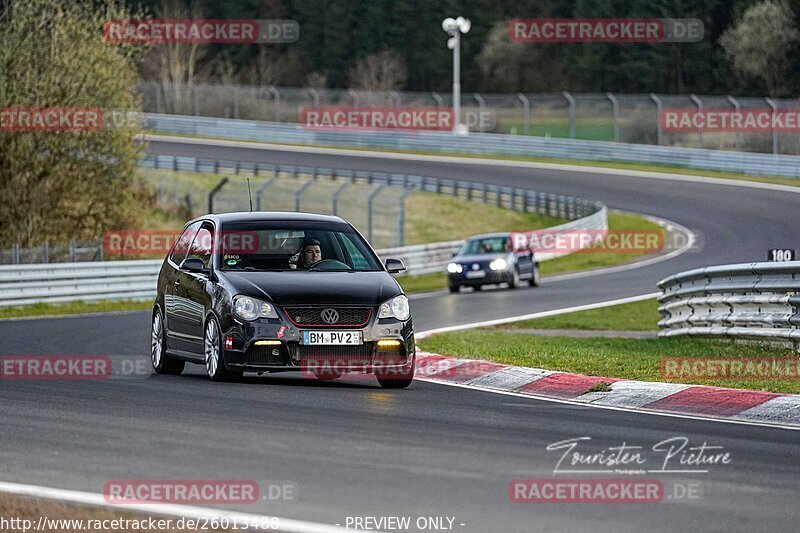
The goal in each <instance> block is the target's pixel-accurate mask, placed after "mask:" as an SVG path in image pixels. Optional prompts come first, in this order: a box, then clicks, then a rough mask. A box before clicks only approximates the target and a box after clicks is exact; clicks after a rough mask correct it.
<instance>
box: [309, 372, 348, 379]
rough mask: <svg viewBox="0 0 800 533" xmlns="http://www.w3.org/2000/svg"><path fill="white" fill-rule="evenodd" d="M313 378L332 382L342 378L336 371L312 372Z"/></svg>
mask: <svg viewBox="0 0 800 533" xmlns="http://www.w3.org/2000/svg"><path fill="white" fill-rule="evenodd" d="M314 377H315V378H317V379H318V380H320V381H333V380H335V379H339V378H340V377H342V373H341V372H339V371H338V370H314Z"/></svg>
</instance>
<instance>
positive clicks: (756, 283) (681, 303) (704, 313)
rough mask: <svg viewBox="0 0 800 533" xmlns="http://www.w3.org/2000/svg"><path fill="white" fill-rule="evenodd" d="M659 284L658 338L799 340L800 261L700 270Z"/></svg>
mask: <svg viewBox="0 0 800 533" xmlns="http://www.w3.org/2000/svg"><path fill="white" fill-rule="evenodd" d="M658 286H659V288H661V290H662V291H663V292H662V294H661V296H659V298H658V301H659V302H660V304H661V305H660V306H659V308H658V310H659V311H660V312H661V314H662V316H663V318H662V319H661V320H660V321H659V322H658V325H659V327H660V328H661V331H659V336H662V337H672V336H676V335H717V336H728V337H737V338H752V339H771V340H781V341H793V342H800V261H790V262H784V263H742V264H735V265H720V266H711V267H706V268H698V269H695V270H689V271H687V272H681V273H679V274H676V275H674V276H671V277H669V278H666V279H664V280H662V281H661V282H659V284H658Z"/></svg>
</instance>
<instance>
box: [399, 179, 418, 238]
mask: <svg viewBox="0 0 800 533" xmlns="http://www.w3.org/2000/svg"><path fill="white" fill-rule="evenodd" d="M412 192H414V189H413V188H409V189H406V192H405V193H403V196H401V197H400V212H399V213H398V214H397V246H405V245H406V198H408V196H409V195H410V194H411V193H412Z"/></svg>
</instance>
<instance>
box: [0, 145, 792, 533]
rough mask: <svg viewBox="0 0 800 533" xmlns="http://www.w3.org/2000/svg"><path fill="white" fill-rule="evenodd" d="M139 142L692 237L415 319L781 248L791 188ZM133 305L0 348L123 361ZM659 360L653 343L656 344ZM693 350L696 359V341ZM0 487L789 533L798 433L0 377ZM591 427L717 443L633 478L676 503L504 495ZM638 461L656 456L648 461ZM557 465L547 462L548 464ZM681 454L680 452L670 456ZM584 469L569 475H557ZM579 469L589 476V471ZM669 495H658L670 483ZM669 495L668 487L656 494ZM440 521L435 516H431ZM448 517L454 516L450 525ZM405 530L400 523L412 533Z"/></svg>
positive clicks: (638, 417)
mask: <svg viewBox="0 0 800 533" xmlns="http://www.w3.org/2000/svg"><path fill="white" fill-rule="evenodd" d="M149 150H150V152H153V153H159V154H175V155H190V156H195V157H210V158H219V159H239V160H243V161H260V162H270V163H285V164H301V165H316V166H323V167H325V166H327V167H339V168H352V169H361V170H375V171H382V172H406V173H414V174H425V175H431V176H441V177H451V178H455V177H457V178H460V179H465V180H473V181H483V182H487V183H488V182H491V183H497V184H502V185H511V186H518V187H529V188H534V189H537V190H542V191H546V192H554V193H562V194H563V193H568V194H575V195H580V196H584V197H586V198H592V199H599V200H602V201H603V202H605V203H606V204H607V205H608V206H609V207H611V208H617V209H623V210H628V211H634V212H638V213H645V214H650V215H655V216H658V217H662V218H665V219H668V220H672V221H675V222H677V223H680V224H682V225H684V226H686V227H688V228H689V229H691V230H692V231H694V232H695V233H696V234H698V235H699V236H700V238H701V243H702V249H701V250H695V251H692V252H689V253H685V254H683V255H681V256H679V257H676V258H674V259H671V260H668V261H664V262H661V263H657V264H654V265H651V266H646V267H642V268H639V269H635V270H629V271H624V272H618V273H610V274H601V275H597V276H591V277H582V278H578V279H571V280H565V281H557V282H550V283H546V284H544V285H543V286H542V287H540V288H536V289H528V288H526V289H521V290H516V291H509V290H505V289H498V290H487V291H484V292H479V293H468V292H465V293H462V294H459V295H450V294H441V295H435V296H430V297H426V298H421V299H414V300H412V310H413V313H414V319H415V325H416V328H417V330H418V331H421V330H428V329H432V328H437V327H444V326H450V325H457V324H463V323H470V322H475V321H479V320H488V319H493V318H502V317H508V316H514V315H519V314H525V313H532V312H536V311H543V310H547V309H556V308H562V307H570V306H574V305H580V304H585V303H592V302H600V301H605V300H610V299H616V298H622V297H626V296H634V295H639V294H645V293H650V292H654V291H655V290H656V287H655V284H656V282H657V281H658V280H659V279H661V278H663V277H665V276H667V275H669V274H672V273H675V272H679V271H682V270H686V269H689V268H693V267H698V266H706V265H711V264H720V263H731V262H747V261H760V260H764V259H765V257H766V251H767V249H768V248H773V247H792V248H797V247H798V246H797V237H796V232H795V228H796V227H798V222H800V212H799V210H798V206H800V202H798V200H800V196H796V195H795V194H793V193H787V192H782V191H773V190H762V189H755V188H745V187H734V186H723V185H716V184H713V185H712V184H707V183H691V182H682V181H673V180H659V179H648V178H636V177H620V176H609V175H605V174H599V173H592V172H567V171H554V170H542V169H533V168H515V167H507V166H479V165H471V164H456V163H441V162H430V161H399V160H390V159H383V158H381V157H377V156H375V155H364V156H359V157H350V156H340V155H328V154H298V153H296V152H280V151H272V150H253V149H244V148H228V147H205V146H198V145H191V144H182V143H165V142H153V143H151V144H150V147H149ZM148 342H149V315H148V314H147V313H122V314H115V315H105V316H101V317H97V316H95V317H74V318H60V319H36V320H20V321H3V322H0V354H3V355H11V354H15V355H17V354H36V355H55V354H75V355H77V354H86V355H128V356H134V355H139V356H141V357H142V358H144V359H146V358H147V354H148V350H149V344H148ZM665 355H666V354H665ZM698 355H703V354H698ZM0 399H1V400H2V401H0V420H2V423H3V428H2V431H1V432H0V480H2V481H15V482H20V483H31V484H37V485H46V486H50V487H58V488H68V489H76V490H83V491H88V492H95V493H99V492H101V491H102V488H103V484H104V483H105V482H106V481H107V480H109V479H148V478H153V479H254V480H256V481H258V483H259V484H260V485H261V486H262V490H263V489H264V487H266V486H267V485H268V484H269V483H291V484H294V486H295V487H296V494H297V496H296V498H295V500H293V501H268V500H264V501H262V502H261V503H260V504H258V505H252V506H241V507H238V508H234V510H237V511H243V512H259V513H265V514H272V515H277V516H280V517H285V518H295V519H301V520H309V521H313V522H320V523H326V524H337V523H339V524H342V525H345V524H346V521H347V517H348V516H350V517H354V516H359V517H364V516H371V517H380V516H410V517H412V524H414V521H415V520H416V519H417V517H421V516H422V517H429V516H436V517H451V518H454V522H453V530H454V531H561V530H573V531H584V530H592V531H619V530H624V531H641V530H645V529H646V530H648V531H668V530H669V531H674V530H678V531H683V530H692V529H694V530H702V531H708V530H714V531H719V530H744V529H749V530H756V531H759V530H770V531H789V530H792V531H794V530H796V529H797V527H798V526H797V524H798V520H799V519H800V510H799V509H798V506H797V505H796V494H797V486H798V480H800V461H799V460H800V432H798V431H790V430H785V429H779V428H768V427H757V426H748V425H741V424H729V423H723V422H714V421H706V420H692V419H686V418H676V417H665V416H654V415H646V414H639V413H631V412H623V411H613V410H605V409H597V408H590V407H583V406H575V405H569V404H562V403H556V402H549V401H540V400H535V399H530V398H522V397H516V396H509V395H500V394H491V393H486V392H481V391H474V390H468V389H464V388H458V387H451V386H445V385H438V384H432V383H427V382H421V381H417V382H415V384H414V385H412V387H411V388H410V389H408V390H400V391H389V390H382V389H380V388H379V387H378V385H377V382H373V381H364V382H345V383H322V382H317V381H313V380H305V379H303V378H301V377H297V376H292V375H283V376H278V377H262V378H256V377H252V378H247V379H246V380H245V383H237V384H216V383H211V382H209V381H208V380H207V379H206V378H205V377H204V376H203V374H202V369H201V368H200V367H193V368H191V369H190V370H189V371H188V372H186V373H185V374H184V375H183V376H180V377H167V376H154V375H142V376H138V378H131V379H112V380H98V381H75V382H70V381H51V382H47V381H0ZM583 436H588V437H591V443H592V444H591V445H587V447H586V449H585V450H586V453H589V452H597V451H600V450H601V449H602V448H608V447H613V446H619V445H621V444H622V443H623V442H624V443H626V444H627V445H640V446H644V447H645V448H650V447H651V446H653V445H654V444H656V443H658V442H659V441H663V440H665V439H670V438H673V437H681V436H684V437H686V438H688V439H689V442H690V446H699V445H701V444H702V443H703V442H704V441H705V442H706V443H707V445H709V446H722V447H724V450H725V451H727V452H729V453H730V456H731V462H730V464H716V465H706V466H704V467H702V468H703V469H707V470H708V472H707V473H704V474H699V473H677V474H676V473H673V474H657V475H656V474H651V475H649V477H648V479H653V478H656V479H660V480H662V481H663V482H664V484H665V487H667V488H671V487H674V486H675V484H678V485H679V488H680V487H681V486H692V487H694V489H693V490H695V496H694V497H693V498H691V499H685V498H684V499H681V498H675V497H673V498H668V499H667V501H665V502H663V503H657V504H624V505H623V504H583V505H579V504H546V505H545V504H525V503H511V502H510V501H509V497H508V487H509V482H510V481H511V480H514V479H520V478H537V479H539V478H542V479H553V470H554V468H555V467H556V464H557V462H558V459H559V457H560V453H559V452H557V451H547V450H546V449H545V448H546V446H547V445H548V444H550V443H554V442H558V441H563V440H566V439H570V438H575V437H583ZM651 457H652V458H651V459H650V460H649V461H648V462H649V463H651V464H649V465H648V466H651V467H653V468H659V467H660V466H661V464H660V462H659V460H657V457H660V456H657V455H651ZM563 466H564V465H562V467H563ZM669 466H671V467H674V468H683V469H685V468H690V467H688V466H686V465H683V466H682V465H680V464H679V460H678V457H676V458H675V459H673V461H672V462H671V463H670V465H669ZM572 477H574V478H581V479H584V478H586V477H589V476H586V475H583V476H580V475H578V476H575V475H573V476H572ZM594 477H597V476H594ZM670 490H672V489H670ZM678 492H680V490H678V491H677V492H673V493H670V495H673V494H677V493H678ZM446 523H447V521H446V520H445V524H446ZM461 524H463V525H461ZM410 530H411V531H417V529H416V528H415V527H412V528H411V529H410Z"/></svg>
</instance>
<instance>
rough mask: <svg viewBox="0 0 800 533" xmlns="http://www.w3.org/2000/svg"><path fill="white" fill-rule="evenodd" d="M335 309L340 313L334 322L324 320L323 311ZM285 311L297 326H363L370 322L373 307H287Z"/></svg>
mask: <svg viewBox="0 0 800 533" xmlns="http://www.w3.org/2000/svg"><path fill="white" fill-rule="evenodd" d="M328 309H333V310H334V311H336V313H337V314H338V319H337V320H336V322H334V323H330V322H326V321H325V320H323V311H326V310H328ZM284 311H286V314H287V315H288V316H289V320H291V321H292V322H293V323H294V324H295V325H296V326H318V327H339V328H341V327H354V328H357V327H361V326H364V325H366V323H367V322H369V319H370V317H371V316H372V309H371V308H369V307H285V308H284Z"/></svg>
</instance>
